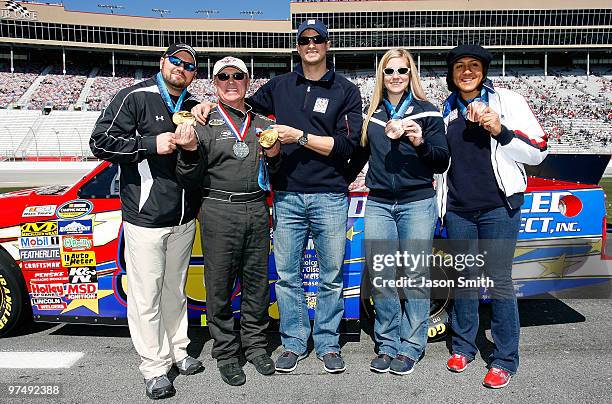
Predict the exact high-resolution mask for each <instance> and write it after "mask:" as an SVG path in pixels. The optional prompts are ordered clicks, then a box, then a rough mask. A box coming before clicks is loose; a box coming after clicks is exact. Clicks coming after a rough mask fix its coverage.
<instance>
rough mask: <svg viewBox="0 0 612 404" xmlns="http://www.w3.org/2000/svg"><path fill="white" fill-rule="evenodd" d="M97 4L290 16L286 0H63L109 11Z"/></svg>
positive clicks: (128, 10)
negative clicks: (257, 11) (257, 12)
mask: <svg viewBox="0 0 612 404" xmlns="http://www.w3.org/2000/svg"><path fill="white" fill-rule="evenodd" d="M98 4H113V5H120V6H123V7H125V8H124V9H122V10H116V14H128V15H141V16H157V17H159V13H154V12H153V11H151V9H152V8H159V9H167V10H170V11H171V12H170V14H168V15H167V16H166V17H174V18H206V14H203V13H201V14H196V13H195V10H198V9H203V10H219V13H215V14H211V18H245V19H249V18H250V16H245V15H241V14H240V11H253V10H259V11H263V14H261V15H257V16H255V18H256V19H264V20H286V19H288V18H289V0H231V1H228V0H225V1H223V0H217V1H211V0H200V1H184V0H174V1H172V0H170V1H168V0H165V1H162V0H64V7H65V8H66V9H67V10H78V11H93V12H103V13H108V12H109V11H108V10H105V9H102V8H99V7H98Z"/></svg>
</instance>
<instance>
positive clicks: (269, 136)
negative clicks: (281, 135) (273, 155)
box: [259, 129, 278, 149]
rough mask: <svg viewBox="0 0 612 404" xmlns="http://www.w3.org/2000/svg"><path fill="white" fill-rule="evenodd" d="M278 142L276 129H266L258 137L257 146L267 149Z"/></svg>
mask: <svg viewBox="0 0 612 404" xmlns="http://www.w3.org/2000/svg"><path fill="white" fill-rule="evenodd" d="M277 140H278V131H277V130H276V129H266V130H264V131H263V132H261V134H260V135H259V144H260V145H261V147H263V148H265V149H268V148H270V147H272V146H273V145H274V143H276V141H277Z"/></svg>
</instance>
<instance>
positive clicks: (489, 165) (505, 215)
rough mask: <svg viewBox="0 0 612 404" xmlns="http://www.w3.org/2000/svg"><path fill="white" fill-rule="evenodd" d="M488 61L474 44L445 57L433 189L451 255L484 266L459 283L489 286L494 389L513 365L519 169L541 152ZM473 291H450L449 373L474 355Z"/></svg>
mask: <svg viewBox="0 0 612 404" xmlns="http://www.w3.org/2000/svg"><path fill="white" fill-rule="evenodd" d="M491 58H492V57H491V54H490V53H489V52H488V51H487V50H486V49H484V48H482V47H480V46H478V45H460V46H458V47H456V48H454V49H452V50H451V51H450V52H449V54H448V56H447V63H448V75H447V84H448V88H449V90H451V91H452V93H451V95H450V96H449V97H448V98H447V100H446V102H445V105H444V113H443V115H444V120H445V123H446V127H447V138H448V143H449V148H450V152H451V163H450V167H449V170H448V171H447V173H446V174H445V175H444V176H443V178H441V180H440V183H439V184H438V185H439V186H438V200H439V201H438V202H439V205H438V206H439V209H440V214H441V216H443V222H444V223H445V225H446V228H447V232H448V236H449V238H450V239H452V240H453V244H454V247H455V250H454V251H455V253H458V252H460V253H463V254H474V255H475V254H484V265H483V266H481V267H478V266H476V265H474V266H472V267H468V268H466V269H464V270H463V271H461V272H460V273H458V276H459V277H463V278H465V279H477V277H478V276H480V272H481V271H484V275H485V276H486V277H488V279H489V280H490V281H491V283H492V284H493V285H492V286H491V287H490V289H489V292H490V293H491V296H492V304H491V306H492V316H491V333H492V336H493V340H494V342H495V348H494V350H493V353H492V355H491V357H490V369H489V372H488V373H487V374H486V376H485V378H484V381H483V384H484V385H485V386H486V387H490V388H501V387H504V386H506V385H507V384H508V383H509V381H510V378H511V376H512V375H513V374H515V373H516V371H517V368H518V363H519V354H518V343H519V333H520V326H519V318H518V309H517V302H516V296H515V293H514V287H513V284H512V260H513V257H514V248H515V245H516V238H517V236H518V232H519V228H520V218H521V212H520V206H521V205H522V203H523V192H524V191H525V188H526V186H527V176H526V175H525V170H524V168H523V164H530V165H537V164H539V163H540V162H542V160H544V158H545V157H546V155H547V150H546V140H545V138H546V136H545V134H544V132H543V130H542V128H541V126H540V125H539V123H538V121H537V120H536V118H535V116H534V115H533V112H532V111H531V109H530V108H529V105H528V104H527V102H526V101H525V99H524V98H523V97H522V96H521V95H519V94H517V93H515V92H513V91H510V90H506V89H494V88H493V85H492V83H491V81H490V80H488V79H487V70H488V67H489V64H490V62H491ZM459 240H465V241H464V242H460V241H459ZM459 245H461V247H460V251H458V250H457V249H456V248H457V247H458V246H459ZM466 250H467V251H466ZM458 284H459V283H458ZM478 292H479V290H478V288H476V287H470V288H468V287H461V288H460V287H456V288H455V290H454V293H455V301H454V304H453V309H452V312H451V326H452V330H453V332H452V334H451V346H452V356H451V358H450V359H449V360H448V363H447V368H448V369H449V370H450V371H453V372H462V371H463V370H465V368H466V367H467V365H468V364H469V362H471V361H472V360H474V358H475V356H476V353H477V350H478V349H477V347H476V344H475V340H476V333H477V331H478V322H479V320H478V304H479V300H478V297H479V296H478Z"/></svg>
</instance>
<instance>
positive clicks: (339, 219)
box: [274, 192, 348, 357]
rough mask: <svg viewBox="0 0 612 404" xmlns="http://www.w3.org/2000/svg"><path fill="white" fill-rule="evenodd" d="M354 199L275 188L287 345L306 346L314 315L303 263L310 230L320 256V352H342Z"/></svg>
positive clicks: (279, 290) (298, 350)
mask: <svg viewBox="0 0 612 404" xmlns="http://www.w3.org/2000/svg"><path fill="white" fill-rule="evenodd" d="M347 214H348V199H347V196H346V194H342V193H312V194H304V193H297V192H276V193H275V194H274V260H275V262H276V271H277V272H278V281H277V282H276V286H275V290H276V298H277V301H278V309H279V314H280V334H281V341H282V343H283V346H284V348H285V350H287V351H291V352H293V353H295V354H297V355H301V354H303V353H305V352H306V349H307V342H308V338H309V336H310V319H309V317H308V307H307V305H306V298H305V296H304V287H303V283H302V277H301V264H302V258H303V256H304V248H305V245H306V241H307V239H308V231H310V232H311V233H312V238H313V241H314V245H315V251H316V253H317V258H318V262H319V286H318V296H317V306H316V311H315V320H314V329H313V330H312V336H313V339H314V345H315V351H316V354H317V356H319V357H322V356H323V355H325V354H327V353H331V352H335V353H338V352H340V343H339V336H340V332H339V328H340V321H341V320H342V314H343V313H344V301H343V300H342V289H343V277H342V264H343V262H344V251H345V247H346V222H347Z"/></svg>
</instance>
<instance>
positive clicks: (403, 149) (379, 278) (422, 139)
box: [349, 49, 449, 375]
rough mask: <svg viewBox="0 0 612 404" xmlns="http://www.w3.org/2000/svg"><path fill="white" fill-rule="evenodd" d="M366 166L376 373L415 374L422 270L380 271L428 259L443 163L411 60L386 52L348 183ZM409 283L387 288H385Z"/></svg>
mask: <svg viewBox="0 0 612 404" xmlns="http://www.w3.org/2000/svg"><path fill="white" fill-rule="evenodd" d="M366 161H367V162H368V163H369V169H368V172H367V174H366V186H367V187H368V188H369V189H370V192H369V195H368V200H367V204H366V211H365V239H366V258H367V261H368V266H369V276H370V281H371V284H372V291H373V297H374V307H375V310H376V318H375V322H374V334H375V342H376V350H377V354H378V355H377V356H376V357H375V358H374V359H373V360H372V362H371V364H370V369H371V370H372V371H374V372H378V373H385V372H391V373H393V374H398V375H404V374H408V373H411V372H412V371H413V367H414V364H415V363H416V362H417V361H418V360H419V358H420V357H421V356H422V354H423V352H424V350H425V344H426V343H427V322H428V318H429V289H428V288H426V287H419V286H418V285H420V284H421V283H422V279H423V278H425V279H427V278H428V276H429V268H428V267H427V266H425V265H417V266H413V267H408V266H404V265H402V266H400V265H397V264H398V263H397V262H394V264H393V265H383V264H388V262H385V263H381V262H380V260H378V259H377V258H378V257H381V256H383V255H387V254H391V255H395V254H396V252H397V251H400V252H401V253H402V254H404V252H406V253H407V254H412V255H415V256H416V255H419V254H422V253H423V252H428V251H431V243H432V239H433V232H434V227H435V223H436V218H437V209H436V197H435V192H434V188H433V185H432V182H433V175H434V173H442V172H444V171H445V170H446V168H447V166H448V162H449V150H448V145H447V142H446V136H445V130H444V122H443V120H442V115H441V114H440V112H439V111H438V110H437V108H436V107H434V106H433V105H432V104H431V103H430V102H428V101H427V98H426V97H425V93H424V92H423V88H422V87H421V82H420V80H419V75H418V71H417V69H416V67H415V64H414V60H413V58H412V56H411V55H410V53H409V52H408V51H407V50H405V49H391V50H389V51H388V52H387V53H385V55H384V56H383V57H382V59H381V61H380V64H379V65H378V69H377V71H376V84H375V88H374V94H373V97H372V101H371V103H370V106H369V108H368V111H367V114H366V115H365V119H364V123H363V128H362V134H361V148H360V149H359V150H358V152H357V153H356V154H355V155H354V156H353V157H352V158H351V161H350V170H349V175H352V176H353V178H354V177H355V176H356V175H357V173H358V172H359V171H360V170H361V169H362V168H363V166H364V165H365V162H366ZM406 278H408V279H411V280H412V285H417V286H408V287H402V288H396V287H391V286H392V285H390V284H389V282H388V281H390V280H396V279H406Z"/></svg>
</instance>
